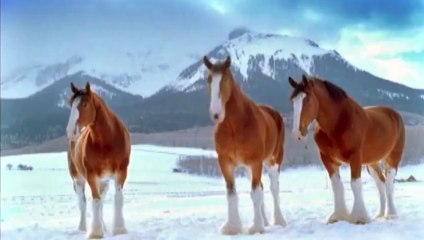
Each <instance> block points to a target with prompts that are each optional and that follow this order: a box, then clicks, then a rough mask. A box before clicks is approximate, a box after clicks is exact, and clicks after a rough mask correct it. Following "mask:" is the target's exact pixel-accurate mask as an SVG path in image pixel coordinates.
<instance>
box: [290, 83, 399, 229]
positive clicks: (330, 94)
mask: <svg viewBox="0 0 424 240" xmlns="http://www.w3.org/2000/svg"><path fill="white" fill-rule="evenodd" d="M289 83H290V85H291V86H292V87H293V88H294V91H293V93H292V95H291V100H292V102H293V106H294V117H293V132H294V133H295V134H297V137H298V138H299V139H300V138H303V137H305V136H306V134H307V131H308V127H309V125H310V124H311V122H312V121H313V120H316V121H317V127H316V131H315V142H316V143H317V145H318V149H319V153H320V156H321V160H322V162H323V164H324V166H325V168H326V169H327V172H328V174H329V176H330V179H331V183H332V189H333V193H334V212H333V213H332V214H331V215H330V216H329V218H328V222H329V223H332V222H336V221H339V220H348V221H350V222H352V223H367V222H369V221H370V219H369V217H368V214H367V211H366V209H365V204H364V200H363V197H362V183H361V168H362V165H366V166H367V169H368V172H369V173H370V175H371V176H372V177H373V178H374V180H375V182H376V184H377V188H378V191H379V195H380V210H379V212H378V214H377V217H383V216H384V214H385V217H386V218H392V217H394V216H395V215H396V210H395V206H394V202H393V189H394V178H395V175H396V172H397V168H398V166H399V162H400V160H401V157H402V152H403V147H404V144H405V127H404V125H403V120H402V118H401V116H400V115H399V114H398V113H397V112H395V111H394V110H392V109H390V108H387V107H367V108H362V107H361V106H359V104H358V103H356V102H355V101H354V100H353V99H352V98H350V97H349V96H348V95H347V94H346V92H345V91H344V90H342V89H341V88H339V87H338V86H336V85H334V84H332V83H330V82H328V81H324V80H321V79H318V78H315V77H306V76H305V75H303V77H302V82H301V83H296V81H294V80H293V79H292V78H291V77H290V78H289ZM380 160H383V161H384V163H385V167H386V171H385V174H383V172H382V170H381V168H380V163H379V161H380ZM341 163H348V164H349V165H350V170H351V187H352V191H353V195H354V203H353V209H352V212H351V214H350V215H348V212H347V208H346V205H345V199H344V189H343V184H342V182H341V180H340V175H339V166H340V165H341ZM386 200H387V204H388V209H387V211H385V209H386Z"/></svg>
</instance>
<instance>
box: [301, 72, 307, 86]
mask: <svg viewBox="0 0 424 240" xmlns="http://www.w3.org/2000/svg"><path fill="white" fill-rule="evenodd" d="M302 82H303V84H304V85H305V86H307V85H308V78H307V77H306V75H305V74H302Z"/></svg>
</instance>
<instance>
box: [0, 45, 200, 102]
mask: <svg viewBox="0 0 424 240" xmlns="http://www.w3.org/2000/svg"><path fill="white" fill-rule="evenodd" d="M168 48H169V47H168ZM169 50H170V49H167V48H161V49H159V50H150V49H139V50H135V51H133V52H125V51H109V52H91V53H90V54H85V55H81V56H74V57H70V58H69V59H67V60H65V61H63V62H59V63H53V62H50V63H43V64H37V65H30V66H26V67H21V68H19V69H16V70H15V71H14V74H11V75H8V76H2V80H1V96H2V98H9V99H10V98H26V97H28V96H30V95H32V94H35V93H37V92H39V91H41V90H42V89H44V88H45V87H47V86H49V85H50V84H52V83H54V82H55V81H57V80H60V79H61V78H63V77H65V76H68V75H72V74H75V73H78V72H84V73H85V74H88V75H90V76H92V77H96V78H99V79H102V80H104V81H105V82H107V83H108V84H111V85H112V86H114V87H116V88H118V89H120V90H122V91H125V92H129V93H131V94H136V95H141V96H143V97H148V96H150V95H152V94H154V93H155V92H157V91H158V90H159V89H160V88H162V87H163V86H165V85H166V84H168V83H169V82H170V81H172V80H175V79H177V76H178V74H179V73H180V72H181V71H182V70H183V69H184V68H185V67H186V66H188V65H189V64H190V62H191V61H192V57H190V56H189V55H177V54H176V53H174V54H172V52H170V51H169Z"/></svg>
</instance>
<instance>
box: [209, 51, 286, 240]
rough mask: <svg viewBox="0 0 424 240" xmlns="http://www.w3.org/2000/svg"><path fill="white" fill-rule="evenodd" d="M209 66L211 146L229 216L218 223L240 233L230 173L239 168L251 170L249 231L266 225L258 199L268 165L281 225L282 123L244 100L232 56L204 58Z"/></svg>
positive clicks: (277, 220) (225, 231) (227, 230)
mask: <svg viewBox="0 0 424 240" xmlns="http://www.w3.org/2000/svg"><path fill="white" fill-rule="evenodd" d="M203 62H204V65H205V66H206V68H207V69H208V70H207V71H208V75H207V82H208V89H209V95H210V106H209V112H210V116H211V118H212V121H213V122H214V124H215V133H214V140H215V148H216V152H217V154H218V163H219V167H220V170H221V173H222V175H223V177H224V180H225V183H226V190H227V203H228V219H227V221H226V223H225V224H224V225H223V226H222V227H221V233H222V234H225V235H233V234H239V233H241V232H242V224H241V220H240V216H239V210H238V196H237V193H236V188H235V179H234V171H235V169H236V168H237V167H238V166H241V165H243V166H245V167H246V169H247V170H250V177H251V184H252V188H251V193H250V196H251V199H252V202H253V209H254V220H253V226H252V227H250V228H249V233H251V234H254V233H263V232H264V231H265V228H264V226H266V225H268V220H267V218H266V216H265V209H264V202H263V197H264V194H263V185H262V182H261V177H262V168H263V165H265V167H266V168H268V173H269V177H270V180H271V186H270V189H271V192H272V196H273V200H274V218H275V224H276V225H281V226H285V225H286V222H285V220H284V218H283V216H282V214H281V209H280V199H279V180H278V178H279V172H280V167H281V164H282V163H283V154H284V151H283V145H284V122H283V118H282V116H281V115H280V113H279V112H277V111H275V110H274V109H272V108H271V107H269V106H265V105H258V104H256V103H255V102H254V101H252V100H251V99H250V98H248V97H247V96H246V95H245V94H244V93H243V91H242V90H241V88H240V86H239V85H238V83H237V82H236V81H235V80H234V77H233V74H232V72H231V69H230V66H231V58H230V57H227V58H226V60H225V61H224V62H216V63H215V64H212V63H211V62H210V60H209V59H208V57H207V56H205V57H204V58H203Z"/></svg>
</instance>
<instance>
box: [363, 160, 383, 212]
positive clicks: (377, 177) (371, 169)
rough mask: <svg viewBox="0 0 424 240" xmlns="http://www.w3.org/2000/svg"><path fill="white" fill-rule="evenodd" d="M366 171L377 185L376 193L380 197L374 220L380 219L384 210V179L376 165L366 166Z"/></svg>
mask: <svg viewBox="0 0 424 240" xmlns="http://www.w3.org/2000/svg"><path fill="white" fill-rule="evenodd" d="M367 170H368V173H369V174H370V175H371V177H372V178H373V179H374V181H375V184H376V185H377V189H378V193H379V196H380V210H379V211H378V213H377V215H376V218H381V217H383V216H384V212H385V209H386V186H385V181H386V179H385V177H384V175H383V172H382V171H381V168H380V166H379V164H378V163H373V164H370V165H368V166H367Z"/></svg>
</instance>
